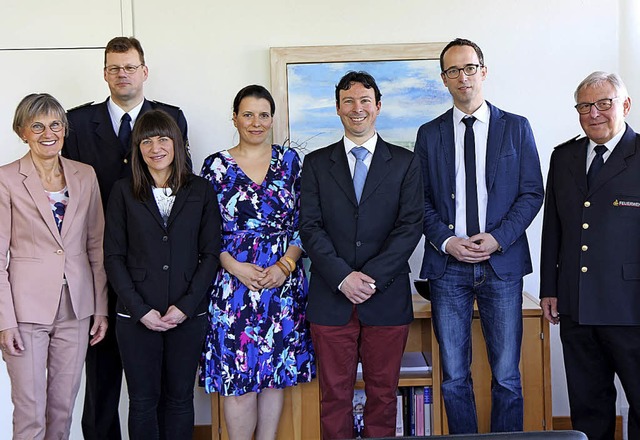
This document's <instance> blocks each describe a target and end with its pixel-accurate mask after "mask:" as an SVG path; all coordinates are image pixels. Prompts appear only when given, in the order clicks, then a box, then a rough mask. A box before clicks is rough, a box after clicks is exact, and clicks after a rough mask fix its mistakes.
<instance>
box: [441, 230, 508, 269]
mask: <svg viewBox="0 0 640 440" xmlns="http://www.w3.org/2000/svg"><path fill="white" fill-rule="evenodd" d="M479 235H481V234H479ZM487 235H489V234H487ZM494 241H495V240H494ZM496 249H497V247H496ZM445 250H446V251H447V253H448V254H449V255H451V256H453V258H455V259H456V260H458V261H461V262H463V263H480V262H481V261H485V260H488V259H489V256H490V254H488V253H487V252H486V251H485V250H482V248H481V244H478V243H474V242H473V241H471V239H466V238H461V237H451V238H450V239H449V241H448V242H447V247H446V248H445Z"/></svg>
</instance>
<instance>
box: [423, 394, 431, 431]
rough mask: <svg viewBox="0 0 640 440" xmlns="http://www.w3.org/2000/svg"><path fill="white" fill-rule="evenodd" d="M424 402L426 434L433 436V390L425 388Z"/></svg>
mask: <svg viewBox="0 0 640 440" xmlns="http://www.w3.org/2000/svg"><path fill="white" fill-rule="evenodd" d="M423 402H424V405H423V407H424V434H423V435H431V432H432V428H433V388H432V387H424V388H423Z"/></svg>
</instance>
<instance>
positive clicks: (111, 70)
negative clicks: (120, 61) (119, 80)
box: [104, 63, 144, 75]
mask: <svg viewBox="0 0 640 440" xmlns="http://www.w3.org/2000/svg"><path fill="white" fill-rule="evenodd" d="M142 66H144V63H140V64H138V65H137V66H134V65H132V64H127V65H126V66H106V67H105V68H104V70H105V71H106V72H107V73H108V74H109V75H117V74H118V73H120V71H121V70H124V73H127V74H129V75H131V74H134V73H136V71H137V70H138V69H139V68H140V67H142Z"/></svg>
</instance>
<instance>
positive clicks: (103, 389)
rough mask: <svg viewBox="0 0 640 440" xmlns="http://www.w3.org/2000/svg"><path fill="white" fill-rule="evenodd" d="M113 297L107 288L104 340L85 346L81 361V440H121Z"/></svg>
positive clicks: (120, 385) (120, 374)
mask: <svg viewBox="0 0 640 440" xmlns="http://www.w3.org/2000/svg"><path fill="white" fill-rule="evenodd" d="M115 304H116V294H115V292H113V290H112V289H111V286H109V329H108V330H107V335H106V336H105V338H104V339H103V340H102V341H101V342H100V343H99V344H97V345H94V346H93V347H91V346H89V349H88V350H87V358H86V360H85V376H86V388H85V395H84V410H83V413H82V434H83V437H84V439H85V440H121V439H122V435H121V433H120V414H119V413H118V406H119V405H120V389H121V387H122V361H121V360H120V351H119V349H118V341H117V339H116V332H115V328H116V327H115V324H116V320H115V317H116V312H115Z"/></svg>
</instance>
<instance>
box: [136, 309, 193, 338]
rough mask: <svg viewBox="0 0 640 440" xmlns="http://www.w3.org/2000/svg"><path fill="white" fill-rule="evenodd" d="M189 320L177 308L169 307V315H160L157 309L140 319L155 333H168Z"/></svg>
mask: <svg viewBox="0 0 640 440" xmlns="http://www.w3.org/2000/svg"><path fill="white" fill-rule="evenodd" d="M186 319H187V315H185V314H184V313H182V310H180V309H179V308H177V307H176V306H173V305H172V306H169V308H168V309H167V313H165V314H164V315H160V312H158V311H157V310H156V309H151V310H149V312H147V314H146V315H144V316H143V317H142V318H140V322H141V323H143V324H144V326H145V327H147V328H148V329H149V330H153V331H154V332H166V331H167V330H171V329H172V328H176V327H177V326H178V324H182V323H183V322H184V321H185V320H186Z"/></svg>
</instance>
